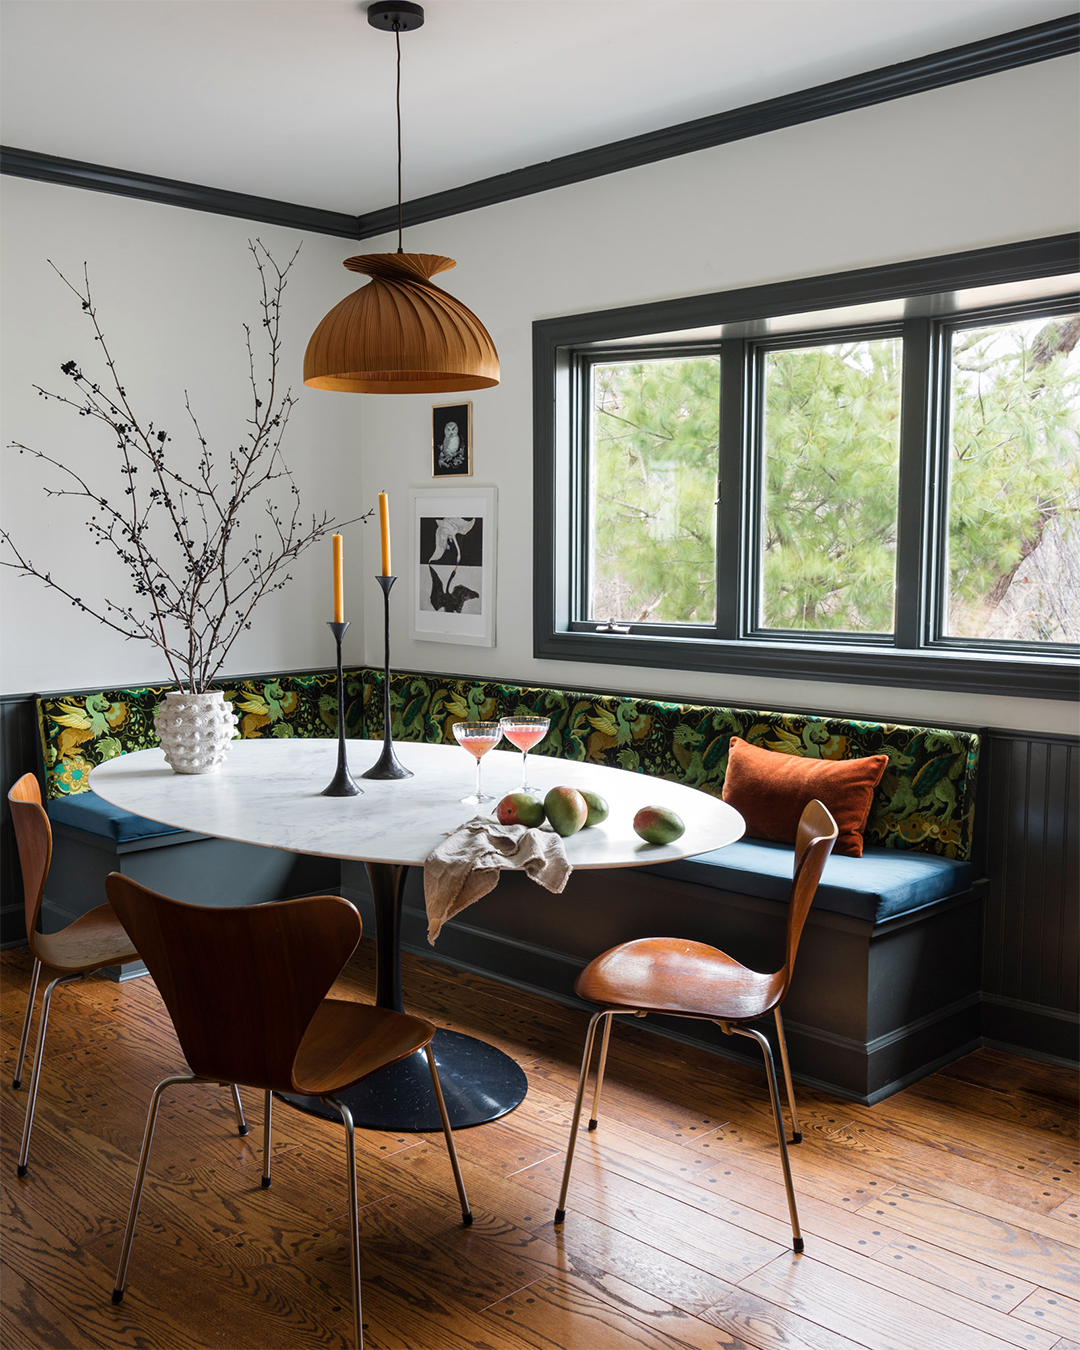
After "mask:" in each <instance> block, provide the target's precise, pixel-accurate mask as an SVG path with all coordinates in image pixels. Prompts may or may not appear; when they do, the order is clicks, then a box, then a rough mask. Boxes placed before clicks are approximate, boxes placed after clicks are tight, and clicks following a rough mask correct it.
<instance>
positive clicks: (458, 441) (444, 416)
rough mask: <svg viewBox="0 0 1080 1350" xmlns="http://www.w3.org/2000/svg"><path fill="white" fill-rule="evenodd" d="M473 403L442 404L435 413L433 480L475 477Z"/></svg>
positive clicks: (433, 426)
mask: <svg viewBox="0 0 1080 1350" xmlns="http://www.w3.org/2000/svg"><path fill="white" fill-rule="evenodd" d="M472 450H473V446H472V404H471V403H442V404H438V405H437V406H435V407H433V408H432V410H431V476H432V478H471V477H472V471H473V463H472Z"/></svg>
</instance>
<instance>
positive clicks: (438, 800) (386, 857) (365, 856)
mask: <svg viewBox="0 0 1080 1350" xmlns="http://www.w3.org/2000/svg"><path fill="white" fill-rule="evenodd" d="M347 746H348V754H349V767H350V770H351V771H352V774H353V776H354V778H356V779H357V782H358V783H359V784H360V786H361V787H362V788H363V790H364V791H363V795H362V796H360V797H323V796H322V795H321V793H322V790H323V788H324V787H326V785H327V783H329V782H330V779H331V778H332V777H333V774H334V768H335V765H336V757H337V743H336V741H332V740H329V739H327V740H276V739H265V740H237V741H233V742H232V744H231V745H230V747H229V753H228V756H227V757H226V759H225V762H224V763H223V764H222V766H221V768H220V769H218V770H217V771H216V772H215V773H212V774H206V775H200V776H198V777H190V776H187V775H181V774H175V773H173V771H172V770H171V769H170V768H169V767H168V765H167V764H166V763H165V757H164V755H163V754H162V752H161V751H160V750H139V751H136V752H135V753H134V754H130V755H121V756H119V757H118V758H116V759H111V760H109V761H108V762H107V763H105V764H101V765H99V766H98V767H97V768H95V769H94V771H93V772H92V773H91V775H90V787H91V788H92V790H93V791H94V792H96V793H97V794H98V796H99V797H102V798H104V800H105V801H107V802H111V803H112V804H113V805H114V806H121V807H124V808H125V809H126V810H128V811H134V812H135V813H136V814H138V815H141V816H147V817H149V818H150V819H151V820H158V821H162V822H164V823H165V824H167V825H174V826H177V827H178V828H180V829H184V830H194V831H197V832H198V833H200V834H209V835H214V836H216V837H218V838H221V839H235V840H239V841H242V842H244V843H250V844H262V845H264V846H266V847H268V848H280V849H288V850H289V851H290V852H294V853H311V854H318V855H322V856H325V857H331V858H346V859H352V860H355V861H358V862H387V863H408V864H422V863H423V861H424V859H425V858H426V857H427V855H428V854H429V853H430V852H431V850H432V849H433V848H434V847H435V845H436V844H437V843H439V842H440V840H441V839H442V838H443V837H444V835H445V834H446V833H448V832H449V831H451V830H453V829H455V828H456V827H457V826H458V825H460V824H461V823H462V821H465V820H468V819H470V818H471V817H472V816H474V815H476V814H477V813H478V811H484V810H486V811H488V812H491V811H493V810H494V807H495V802H497V801H498V800H499V798H500V797H502V796H504V795H505V794H506V793H508V792H514V791H516V790H517V789H518V788H519V787H520V785H521V756H520V754H519V753H518V752H517V751H516V750H492V751H491V752H490V753H489V754H487V755H486V756H485V757H484V767H483V779H484V783H483V786H484V790H485V791H486V792H490V793H491V794H492V795H493V797H494V799H495V800H494V801H492V802H491V804H490V806H486V807H483V808H478V807H474V806H465V805H463V804H462V803H461V801H460V798H462V797H464V796H467V795H468V794H469V793H471V792H472V790H473V784H474V779H475V772H476V771H475V767H474V760H473V758H472V756H471V755H469V754H468V753H467V752H466V751H465V750H463V749H461V748H460V747H459V746H454V745H421V744H414V743H412V742H407V741H406V742H400V743H398V742H395V744H394V749H395V752H396V753H397V756H398V758H399V759H400V760H401V762H402V764H404V765H405V767H406V768H409V769H411V770H412V771H413V774H414V775H415V776H414V777H412V778H406V779H402V780H397V781H390V782H378V781H374V780H371V779H361V778H360V777H359V775H360V774H362V773H363V772H364V770H365V769H367V768H369V767H370V765H371V764H373V763H374V762H375V760H376V759H377V758H378V755H379V750H380V747H381V742H377V741H366V740H352V741H349V742H347ZM529 779H530V781H531V782H532V783H533V784H535V786H536V787H538V788H542V789H543V791H544V792H546V791H547V790H548V789H549V788H552V787H555V786H557V785H567V786H570V787H578V788H589V789H591V790H592V791H594V792H599V793H600V794H601V796H603V797H605V798H606V799H607V801H608V804H609V806H610V814H609V816H608V818H607V820H606V821H604V823H603V824H602V825H594V826H593V827H592V828H591V829H588V830H582V831H581V832H580V833H578V834H576V835H572V836H571V837H570V838H569V839H567V840H566V853H567V856H568V858H569V859H570V862H571V863H572V864H573V866H574V867H581V868H594V867H635V866H641V865H644V864H646V863H659V862H670V861H673V860H674V859H676V858H689V857H692V856H694V855H695V854H698V853H707V852H708V851H709V850H710V849H715V848H721V847H723V846H724V845H725V844H731V843H734V842H735V840H736V839H739V838H740V837H741V836H742V833H743V828H744V826H743V819H742V817H741V816H740V815H739V813H738V812H737V811H735V810H734V809H733V808H732V807H730V806H728V805H727V804H726V803H725V802H722V801H718V800H717V799H716V798H715V797H710V796H709V795H708V794H707V793H704V792H699V791H697V789H695V788H688V787H684V786H682V785H681V784H679V783H669V782H666V781H665V780H664V779H661V778H651V777H648V776H647V775H645V774H639V773H628V772H627V771H625V770H623V769H609V768H604V767H602V766H601V765H597V764H580V763H576V762H573V761H570V760H563V759H551V758H548V757H546V756H540V755H530V756H529ZM643 806H664V807H667V808H669V809H670V810H672V811H675V812H677V813H678V815H679V816H681V818H682V820H683V821H684V823H685V825H686V833H685V834H684V835H683V836H682V838H681V839H678V840H676V841H675V843H673V844H659V845H658V844H646V843H644V842H643V841H642V840H641V839H639V838H638V836H637V835H636V834H635V833H634V829H633V819H634V814H635V812H637V811H638V810H639V809H640V808H641V807H643Z"/></svg>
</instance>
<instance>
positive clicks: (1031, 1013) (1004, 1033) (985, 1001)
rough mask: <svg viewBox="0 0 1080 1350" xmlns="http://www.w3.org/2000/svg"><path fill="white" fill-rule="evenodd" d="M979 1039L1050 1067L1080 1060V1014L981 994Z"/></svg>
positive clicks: (1071, 1063) (1073, 1063)
mask: <svg viewBox="0 0 1080 1350" xmlns="http://www.w3.org/2000/svg"><path fill="white" fill-rule="evenodd" d="M982 1038H983V1041H984V1042H985V1044H987V1045H993V1046H995V1047H996V1048H997V1049H1000V1050H1010V1051H1012V1052H1013V1053H1014V1054H1018V1055H1035V1056H1037V1057H1038V1058H1039V1059H1045V1060H1048V1061H1049V1062H1050V1063H1052V1064H1067V1065H1076V1064H1077V1061H1078V1060H1080V1014H1077V1013H1074V1012H1068V1011H1066V1010H1064V1009H1060V1008H1046V1007H1043V1006H1042V1005H1041V1004H1037V1003H1023V1002H1021V1001H1020V1000H1019V999H1014V998H1003V997H1002V996H1001V995H1000V994H983V998H982Z"/></svg>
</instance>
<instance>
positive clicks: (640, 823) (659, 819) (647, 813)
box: [634, 806, 686, 844]
mask: <svg viewBox="0 0 1080 1350" xmlns="http://www.w3.org/2000/svg"><path fill="white" fill-rule="evenodd" d="M634 830H635V832H636V833H637V834H639V835H640V836H641V838H642V839H644V840H645V842H646V843H647V844H673V843H674V842H675V840H676V839H678V838H679V836H680V835H682V834H683V833H684V832H685V830H686V826H685V825H684V824H683V823H682V821H681V820H680V819H679V817H678V816H677V815H676V814H675V812H674V811H669V810H668V809H667V807H666V806H643V807H642V808H641V810H640V811H639V812H638V813H637V815H636V816H635V817H634Z"/></svg>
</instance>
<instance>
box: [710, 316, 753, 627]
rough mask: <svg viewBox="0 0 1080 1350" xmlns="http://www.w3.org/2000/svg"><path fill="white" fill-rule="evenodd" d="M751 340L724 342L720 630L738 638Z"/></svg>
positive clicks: (719, 509) (718, 530) (718, 574)
mask: <svg viewBox="0 0 1080 1350" xmlns="http://www.w3.org/2000/svg"><path fill="white" fill-rule="evenodd" d="M746 359H747V344H746V343H745V342H743V341H740V340H732V341H727V342H721V344H720V455H719V465H718V472H717V479H718V490H717V496H718V497H719V498H720V501H719V504H718V506H717V512H718V514H717V520H716V537H717V548H716V629H717V635H718V636H719V637H721V638H728V639H735V638H737V637H739V636H741V634H742V633H743V632H744V631H745V621H744V615H743V591H744V584H745V572H746V568H745V547H744V535H745V530H746V522H745V518H744V516H745V513H744V510H743V505H744V500H745V497H746V483H747V478H746V472H745V470H746V456H745V453H744V447H745V445H746V432H747V426H748V416H749V407H748V405H749V398H748V393H749V389H748V381H747V370H746Z"/></svg>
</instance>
